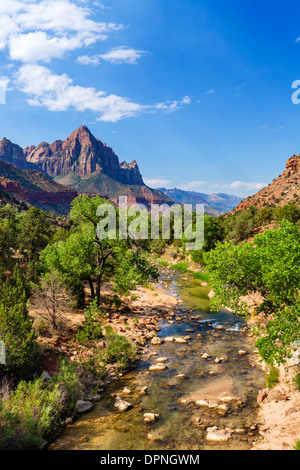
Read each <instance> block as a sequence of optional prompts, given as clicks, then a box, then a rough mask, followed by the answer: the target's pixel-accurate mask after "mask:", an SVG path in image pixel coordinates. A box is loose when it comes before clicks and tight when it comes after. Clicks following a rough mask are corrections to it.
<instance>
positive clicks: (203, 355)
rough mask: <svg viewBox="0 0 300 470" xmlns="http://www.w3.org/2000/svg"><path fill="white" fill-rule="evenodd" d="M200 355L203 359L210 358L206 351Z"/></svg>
mask: <svg viewBox="0 0 300 470" xmlns="http://www.w3.org/2000/svg"><path fill="white" fill-rule="evenodd" d="M201 357H202V359H205V360H207V359H210V358H211V356H210V355H209V354H207V353H204V354H202V356H201Z"/></svg>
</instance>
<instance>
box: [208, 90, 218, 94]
mask: <svg viewBox="0 0 300 470" xmlns="http://www.w3.org/2000/svg"><path fill="white" fill-rule="evenodd" d="M215 93H216V90H209V91H207V92H206V93H205V94H206V95H214V94H215Z"/></svg>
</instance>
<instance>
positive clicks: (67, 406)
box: [51, 359, 80, 416]
mask: <svg viewBox="0 0 300 470" xmlns="http://www.w3.org/2000/svg"><path fill="white" fill-rule="evenodd" d="M75 368H76V364H75V363H73V362H68V361H67V360H66V359H61V361H60V365H59V373H58V375H54V376H53V377H52V378H51V386H52V388H55V387H56V386H58V389H59V392H60V397H61V399H60V405H61V408H60V414H61V416H68V415H72V414H74V413H75V411H76V406H77V401H78V399H79V397H80V388H79V385H78V375H77V374H76V370H75Z"/></svg>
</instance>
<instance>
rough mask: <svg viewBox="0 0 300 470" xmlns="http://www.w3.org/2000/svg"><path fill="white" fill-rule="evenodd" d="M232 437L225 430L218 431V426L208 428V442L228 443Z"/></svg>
mask: <svg viewBox="0 0 300 470" xmlns="http://www.w3.org/2000/svg"><path fill="white" fill-rule="evenodd" d="M231 437H232V435H231V433H230V432H229V431H226V430H225V429H218V428H217V427H216V426H213V427H211V428H207V435H206V440H207V441H211V442H227V441H229V439H231Z"/></svg>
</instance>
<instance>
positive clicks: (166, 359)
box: [155, 357, 168, 364]
mask: <svg viewBox="0 0 300 470" xmlns="http://www.w3.org/2000/svg"><path fill="white" fill-rule="evenodd" d="M155 360H156V362H160V363H162V364H163V363H164V362H167V361H168V358H167V357H158V358H157V359H155Z"/></svg>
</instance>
